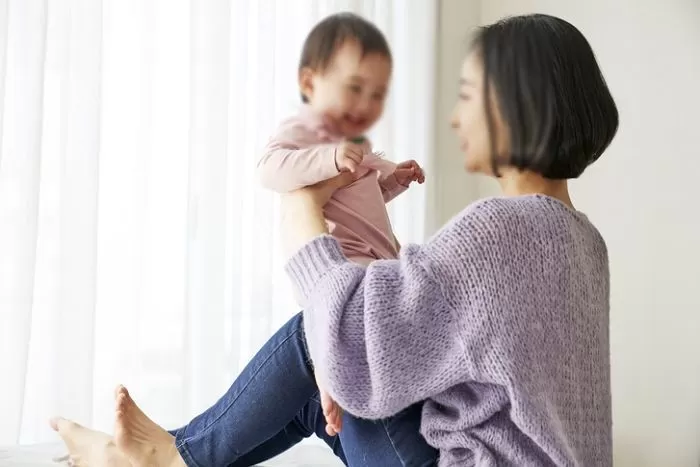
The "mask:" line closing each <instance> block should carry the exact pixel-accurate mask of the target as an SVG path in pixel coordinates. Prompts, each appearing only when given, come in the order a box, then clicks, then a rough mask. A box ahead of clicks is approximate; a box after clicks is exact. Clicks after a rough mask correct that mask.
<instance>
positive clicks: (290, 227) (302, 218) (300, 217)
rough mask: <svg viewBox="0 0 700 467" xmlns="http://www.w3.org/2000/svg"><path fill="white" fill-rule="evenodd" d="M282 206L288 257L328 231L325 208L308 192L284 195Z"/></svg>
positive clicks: (283, 230) (283, 229) (283, 228)
mask: <svg viewBox="0 0 700 467" xmlns="http://www.w3.org/2000/svg"><path fill="white" fill-rule="evenodd" d="M281 207H282V232H283V237H284V238H285V250H286V253H287V257H291V256H292V255H294V254H295V253H296V252H297V251H298V250H299V249H300V248H301V247H303V246H304V245H306V244H307V243H308V242H310V241H311V240H313V239H314V238H316V237H318V236H319V235H323V234H327V233H328V227H327V225H326V220H325V218H324V217H323V209H322V208H321V207H320V206H318V205H317V204H316V202H315V200H314V198H313V196H311V195H310V194H309V193H308V192H304V191H301V192H297V193H293V194H289V195H286V196H284V197H283V199H282V205H281Z"/></svg>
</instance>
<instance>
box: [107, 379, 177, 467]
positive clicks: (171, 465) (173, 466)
mask: <svg viewBox="0 0 700 467" xmlns="http://www.w3.org/2000/svg"><path fill="white" fill-rule="evenodd" d="M115 399H116V400H115V402H116V423H115V426H114V440H115V442H116V445H117V447H118V448H119V449H120V450H121V451H122V452H123V453H124V454H125V455H126V457H128V459H129V460H130V461H131V464H132V465H133V466H134V467H186V464H185V462H184V461H183V460H182V457H180V453H178V452H177V449H175V438H174V437H173V436H172V435H171V434H170V433H168V432H167V431H165V430H164V429H163V428H161V427H160V426H158V425H156V424H155V422H153V421H152V420H151V419H150V418H148V417H147V416H146V414H144V413H143V412H142V411H141V409H140V408H139V407H138V406H137V405H136V403H135V402H134V401H133V400H132V399H131V396H130V395H129V392H128V391H127V390H126V388H125V387H124V386H120V387H118V388H117V390H116V392H115Z"/></svg>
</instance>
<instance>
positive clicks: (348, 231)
mask: <svg viewBox="0 0 700 467" xmlns="http://www.w3.org/2000/svg"><path fill="white" fill-rule="evenodd" d="M342 140H343V136H342V135H340V134H338V132H337V131H336V130H335V128H334V126H333V125H332V123H331V122H330V121H328V120H327V119H325V118H323V117H322V116H319V115H316V114H314V113H313V112H312V111H311V109H310V108H309V107H308V106H305V107H303V108H302V110H301V112H300V113H299V115H296V116H294V117H292V118H289V119H287V120H285V121H284V122H282V124H281V125H280V127H279V128H278V130H277V133H276V134H275V135H273V136H272V138H271V139H270V142H269V143H268V145H267V146H266V147H265V151H264V154H263V156H262V158H261V159H260V161H259V162H258V175H259V177H260V181H261V183H262V185H263V186H264V187H265V188H268V189H270V190H274V191H276V192H279V193H284V192H289V191H292V190H295V189H297V188H301V187H304V186H308V185H313V184H315V183H318V182H321V181H323V180H328V179H329V178H332V177H334V176H336V175H338V173H339V172H338V169H337V167H336V165H335V151H336V148H337V147H338V144H339V143H340V142H341V141H342ZM365 146H366V154H365V158H364V160H363V162H362V165H361V167H360V168H359V169H358V172H357V175H358V177H359V178H358V179H357V180H356V181H355V182H353V183H352V184H350V185H348V186H347V187H344V188H341V189H340V190H338V191H336V192H335V194H334V195H333V197H332V198H331V200H330V201H329V202H328V204H326V206H325V207H324V215H325V217H326V221H327V222H328V226H329V230H330V233H331V234H332V235H333V236H334V237H335V238H337V239H338V241H339V242H340V245H341V247H342V249H343V252H344V253H345V255H346V256H347V257H348V258H349V259H351V260H353V261H356V262H359V263H361V264H369V263H370V262H372V261H373V260H375V259H392V258H396V256H397V255H398V251H397V245H396V240H395V238H394V234H393V231H392V228H391V223H390V222H389V215H388V213H387V210H386V205H385V204H386V203H388V202H389V201H391V200H392V199H394V198H395V197H396V196H398V195H399V194H400V193H402V192H404V191H405V190H406V187H405V186H403V185H401V184H399V183H398V181H397V180H396V177H395V176H394V171H395V170H396V164H394V163H393V162H390V161H388V160H385V159H382V158H381V157H379V156H377V155H376V154H374V153H373V152H372V151H371V147H370V145H369V143H366V144H365Z"/></svg>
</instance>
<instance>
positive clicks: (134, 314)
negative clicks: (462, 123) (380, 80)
mask: <svg viewBox="0 0 700 467" xmlns="http://www.w3.org/2000/svg"><path fill="white" fill-rule="evenodd" d="M435 8H436V6H435V2H432V1H424V0H411V1H406V0H396V1H389V0H376V1H349V0H348V1H327V0H318V1H313V0H277V1H274V0H191V1H188V0H0V142H1V146H0V148H1V151H0V414H1V415H0V445H2V444H14V443H17V442H20V443H31V442H39V441H44V440H53V439H54V437H53V436H52V434H51V433H50V432H49V431H48V430H47V429H46V426H45V424H46V419H47V417H48V416H50V415H52V414H58V413H60V414H63V415H66V416H69V417H73V418H75V419H77V420H79V421H81V422H83V423H87V424H90V425H92V426H95V427H97V428H101V429H105V430H110V428H111V421H112V400H111V392H112V388H113V386H114V385H115V384H116V383H118V382H121V383H125V384H127V385H129V386H130V387H131V388H132V390H133V392H134V393H135V395H136V397H137V399H138V400H139V402H141V403H142V404H143V405H144V406H145V407H146V408H147V409H148V410H149V411H150V412H151V413H152V414H153V415H154V418H155V419H156V420H158V421H159V422H160V423H162V424H163V425H164V426H167V427H174V426H176V425H178V424H179V423H182V422H184V421H186V420H187V419H188V418H189V417H190V416H192V415H194V414H195V413H196V412H197V411H199V410H201V409H203V408H205V407H207V406H208V404H210V403H212V402H213V401H214V400H215V399H216V398H217V397H218V396H219V395H220V394H221V393H222V391H223V390H225V388H226V387H227V386H228V384H229V383H230V381H231V379H232V378H233V377H234V376H235V375H236V374H237V372H238V371H239V370H240V368H241V365H242V364H244V363H245V362H246V360H247V359H248V358H249V357H250V356H251V355H252V353H253V352H254V351H255V350H256V349H257V348H258V346H260V345H261V344H262V343H263V342H264V341H265V339H266V338H267V337H268V336H269V335H270V334H271V333H272V332H273V331H274V329H275V328H276V327H277V326H279V325H280V324H281V323H283V322H284V321H285V320H286V319H288V318H289V317H290V316H291V315H292V314H293V313H294V312H295V311H296V307H295V305H294V302H293V300H292V298H291V294H290V290H289V285H288V282H287V280H286V277H285V276H284V275H283V271H282V262H281V260H280V252H279V248H278V241H277V240H278V239H277V236H278V220H277V213H276V199H275V197H274V196H273V195H271V194H270V193H267V192H264V191H262V190H261V189H259V187H258V186H257V184H256V181H255V177H254V168H255V162H256V156H257V154H258V153H259V149H260V148H261V147H262V145H263V144H264V143H265V141H266V139H267V137H268V136H269V134H270V132H271V131H272V130H273V128H274V127H275V125H276V123H277V122H278V121H279V120H280V119H281V118H282V117H284V116H285V115H287V114H289V113H291V112H293V111H294V110H295V108H296V106H297V105H298V92H297V88H296V65H297V59H298V56H299V52H300V48H301V43H302V41H303V38H304V36H305V34H306V33H307V32H308V31H309V29H310V28H311V27H312V25H313V24H314V23H315V22H316V21H318V20H319V19H320V18H321V17H323V16H325V15H327V14H330V13H332V12H335V11H340V10H351V11H355V12H358V13H361V14H364V15H365V16H366V17H368V18H369V19H371V20H373V21H375V22H376V23H377V24H378V25H379V26H380V27H381V28H382V29H383V30H384V31H385V33H386V34H387V37H388V38H389V41H390V43H391V45H392V47H393V51H394V54H395V72H394V80H393V89H392V93H391V97H390V103H389V106H388V109H387V113H386V115H385V117H384V119H383V121H382V122H381V125H380V126H379V127H378V128H377V129H376V131H375V132H374V134H373V139H374V142H375V145H376V146H378V147H380V148H381V149H384V150H385V151H386V152H387V154H388V155H389V157H392V158H394V159H396V160H403V159H408V158H414V159H417V160H418V161H420V162H421V163H422V164H423V165H424V166H425V167H426V171H427V173H428V176H430V168H431V165H430V161H431V160H430V157H431V154H430V151H431V148H432V141H431V138H432V124H433V110H432V108H433V94H432V92H433V70H434V63H433V60H434V58H433V56H434V33H435V12H434V9H435ZM426 189H429V188H423V187H418V188H412V189H411V190H410V191H409V192H408V193H407V194H405V195H403V196H402V197H401V198H400V199H399V200H397V201H396V202H395V203H393V205H392V208H391V211H392V216H393V220H394V222H395V226H396V230H397V232H398V236H399V238H400V239H401V241H402V242H403V243H406V242H411V241H421V240H422V239H423V236H424V230H425V228H424V225H425V223H424V219H425V211H426V207H427V204H426V201H425V199H426Z"/></svg>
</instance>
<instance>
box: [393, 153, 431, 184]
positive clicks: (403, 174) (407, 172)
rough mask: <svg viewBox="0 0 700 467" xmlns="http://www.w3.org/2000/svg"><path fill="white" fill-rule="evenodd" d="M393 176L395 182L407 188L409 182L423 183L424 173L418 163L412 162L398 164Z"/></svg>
mask: <svg viewBox="0 0 700 467" xmlns="http://www.w3.org/2000/svg"><path fill="white" fill-rule="evenodd" d="M394 176H395V177H396V181H397V182H399V183H400V184H401V185H403V186H405V187H407V186H409V185H410V184H411V182H418V183H423V182H425V173H424V172H423V169H422V168H421V166H420V165H418V162H416V161H414V160H410V161H406V162H402V163H400V164H398V165H397V166H396V171H394Z"/></svg>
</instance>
